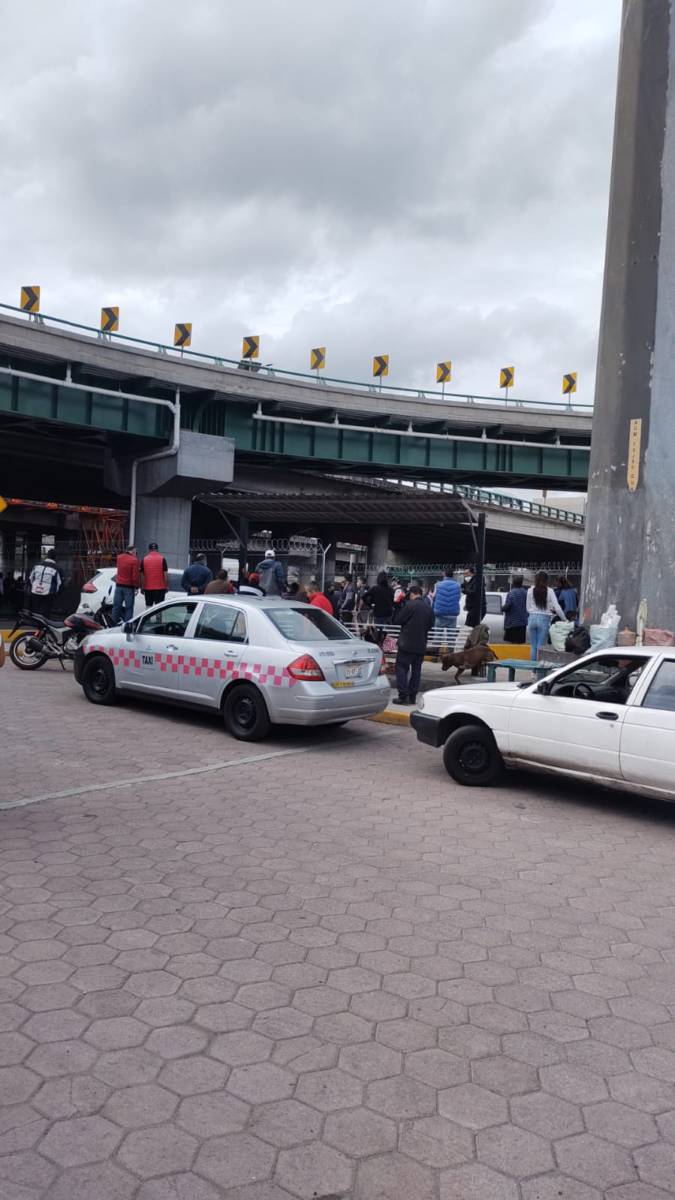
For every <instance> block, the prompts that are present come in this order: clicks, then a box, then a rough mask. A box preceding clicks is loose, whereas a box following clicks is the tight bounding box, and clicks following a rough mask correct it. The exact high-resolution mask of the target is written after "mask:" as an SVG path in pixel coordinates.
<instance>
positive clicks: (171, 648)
mask: <svg viewBox="0 0 675 1200" xmlns="http://www.w3.org/2000/svg"><path fill="white" fill-rule="evenodd" d="M166 648H167V650H177V649H178V646H174V645H172V643H171V642H167V644H166Z"/></svg>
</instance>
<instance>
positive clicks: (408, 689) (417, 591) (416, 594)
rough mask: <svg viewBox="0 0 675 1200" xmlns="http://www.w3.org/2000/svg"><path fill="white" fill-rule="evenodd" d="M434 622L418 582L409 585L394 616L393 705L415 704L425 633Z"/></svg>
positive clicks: (425, 639) (422, 660) (426, 633)
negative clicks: (395, 692)
mask: <svg viewBox="0 0 675 1200" xmlns="http://www.w3.org/2000/svg"><path fill="white" fill-rule="evenodd" d="M433 623H434V614H433V612H432V611H431V609H430V608H429V605H428V604H426V603H425V601H424V600H423V599H422V589H421V587H420V585H419V584H418V583H413V585H412V587H411V588H410V599H409V600H407V601H406V603H405V604H404V605H403V608H402V609H401V611H400V613H399V614H398V616H397V617H396V624H397V625H400V626H401V632H400V634H399V635H398V652H397V654H396V687H397V688H398V696H397V698H396V699H395V700H394V704H414V703H415V701H416V700H417V692H418V689H419V686H420V676H421V674H422V663H423V662H424V652H425V650H426V648H427V635H428V633H429V630H430V629H431V627H432V626H433Z"/></svg>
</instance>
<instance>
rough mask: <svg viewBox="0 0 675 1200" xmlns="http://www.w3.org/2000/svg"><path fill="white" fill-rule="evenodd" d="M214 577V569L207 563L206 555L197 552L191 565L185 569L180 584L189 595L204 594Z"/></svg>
mask: <svg viewBox="0 0 675 1200" xmlns="http://www.w3.org/2000/svg"><path fill="white" fill-rule="evenodd" d="M212 579H213V571H211V570H210V569H209V567H207V565H206V555H205V554H197V555H196V557H195V561H194V562H193V563H192V565H191V566H189V567H186V568H185V570H184V571H183V574H182V577H181V581H180V586H181V587H182V589H183V591H184V592H187V593H188V595H189V596H202V595H203V594H204V588H205V587H206V585H207V583H210V582H211V580H212Z"/></svg>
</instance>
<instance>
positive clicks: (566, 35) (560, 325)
mask: <svg viewBox="0 0 675 1200" xmlns="http://www.w3.org/2000/svg"><path fill="white" fill-rule="evenodd" d="M594 8H597V9H598V10H599V11H597V12H594V13H592V14H590V15H589V13H588V11H587V9H588V5H587V4H586V3H584V0H518V2H517V3H514V2H513V0H471V3H468V4H467V3H465V4H458V3H454V4H450V3H447V0H417V3H416V4H415V5H410V4H407V3H404V2H403V0H371V2H370V3H369V4H367V5H365V4H363V3H362V2H361V3H357V0H322V3H321V4H317V3H316V2H315V0H294V2H291V0H276V3H273V4H270V3H269V2H267V3H265V2H263V0H249V3H248V4H247V5H245V6H244V5H240V4H236V3H234V0H220V2H219V3H213V2H212V0H193V2H192V3H191V4H190V5H189V6H185V4H184V3H182V4H179V3H177V0H165V2H164V3H160V2H159V0H145V2H144V3H143V4H141V5H139V4H138V3H137V2H134V0H117V3H116V4H115V7H114V9H108V10H105V9H104V8H103V6H100V5H92V4H91V3H87V2H86V0H66V2H65V3H64V4H63V5H60V6H58V9H56V8H54V7H53V6H51V5H48V4H46V3H43V4H38V5H35V6H31V7H30V9H27V8H25V6H22V7H21V8H19V7H18V6H17V7H15V8H12V9H8V10H7V11H6V12H5V13H4V14H3V22H4V27H5V28H4V34H5V36H4V37H3V43H2V49H0V67H1V68H2V73H3V81H4V86H3V89H2V95H1V97H0V229H2V230H3V234H2V235H1V236H2V238H3V245H2V260H1V261H2V268H1V269H0V274H1V278H2V288H0V294H1V295H0V298H2V299H4V300H6V301H9V302H13V301H14V300H15V297H16V295H17V294H18V288H19V286H20V284H21V283H24V282H39V283H41V284H42V286H43V307H44V308H45V309H46V310H47V311H50V312H53V313H58V314H61V315H65V316H70V317H72V318H73V319H77V320H82V321H87V322H91V323H94V322H95V321H96V319H97V316H98V308H99V306H100V305H101V304H102V303H119V304H120V305H121V307H122V322H123V330H124V331H125V332H128V333H134V334H137V335H138V336H147V337H157V338H162V339H165V340H168V339H169V338H170V334H171V329H172V325H173V322H174V321H175V320H192V321H193V323H194V342H193V344H194V346H195V348H197V349H204V350H211V351H214V352H221V353H223V354H225V355H227V356H235V355H236V354H237V352H238V346H239V340H240V338H241V335H242V334H243V333H244V332H257V333H260V334H261V335H262V337H263V356H264V359H265V361H274V362H275V363H277V364H279V365H284V366H287V367H289V368H294V369H304V368H305V367H306V365H307V357H308V351H309V347H310V346H311V345H316V344H326V345H327V346H328V351H329V360H328V369H329V372H330V373H331V374H335V375H339V376H342V377H348V378H349V377H351V378H363V377H365V376H366V375H367V374H368V372H369V368H370V358H371V356H372V355H373V354H374V353H380V352H387V351H388V352H389V353H390V354H391V356H392V365H391V376H390V380H391V382H392V383H396V382H398V383H401V384H409V385H412V386H425V385H426V386H430V384H432V382H433V378H434V363H435V362H436V360H437V359H439V358H446V357H450V358H452V359H453V362H454V363H455V380H454V382H455V384H456V386H457V388H458V390H470V391H475V392H494V391H495V381H496V372H497V370H498V368H499V366H501V365H504V364H506V363H507V362H508V363H511V362H513V363H515V365H516V366H517V371H518V375H517V379H518V385H519V386H518V388H517V391H518V393H519V394H521V395H523V396H526V397H531V398H546V399H552V398H556V397H557V396H558V395H559V392H560V375H561V373H562V372H563V371H564V370H575V369H576V370H578V371H579V374H580V391H579V398H580V399H583V400H584V401H586V402H588V401H590V400H591V399H592V379H593V372H594V358H595V339H596V331H597V323H598V318H599V296H600V279H601V270H602V256H603V250H604V222H605V215H606V206H607V187H608V174H609V161H610V149H611V123H612V113H613V103H614V86H615V72H616V55H617V39H618V25H619V9H620V5H619V0H603V3H602V4H599V5H597V6H594ZM27 63H29V64H30V68H29V70H27V69H26V64H27Z"/></svg>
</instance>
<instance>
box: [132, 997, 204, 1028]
mask: <svg viewBox="0 0 675 1200" xmlns="http://www.w3.org/2000/svg"><path fill="white" fill-rule="evenodd" d="M194 1011H195V1006H194V1004H193V1003H191V1001H189V1000H184V999H182V997H180V996H158V997H157V999H156V1000H141V1003H140V1004H139V1005H138V1008H136V1009H135V1011H134V1016H135V1017H136V1020H138V1021H143V1022H144V1023H145V1024H146V1025H150V1026H151V1027H152V1028H159V1027H161V1026H164V1025H175V1024H178V1023H179V1022H180V1021H189V1019H190V1017H191V1016H192V1014H193V1013H194Z"/></svg>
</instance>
